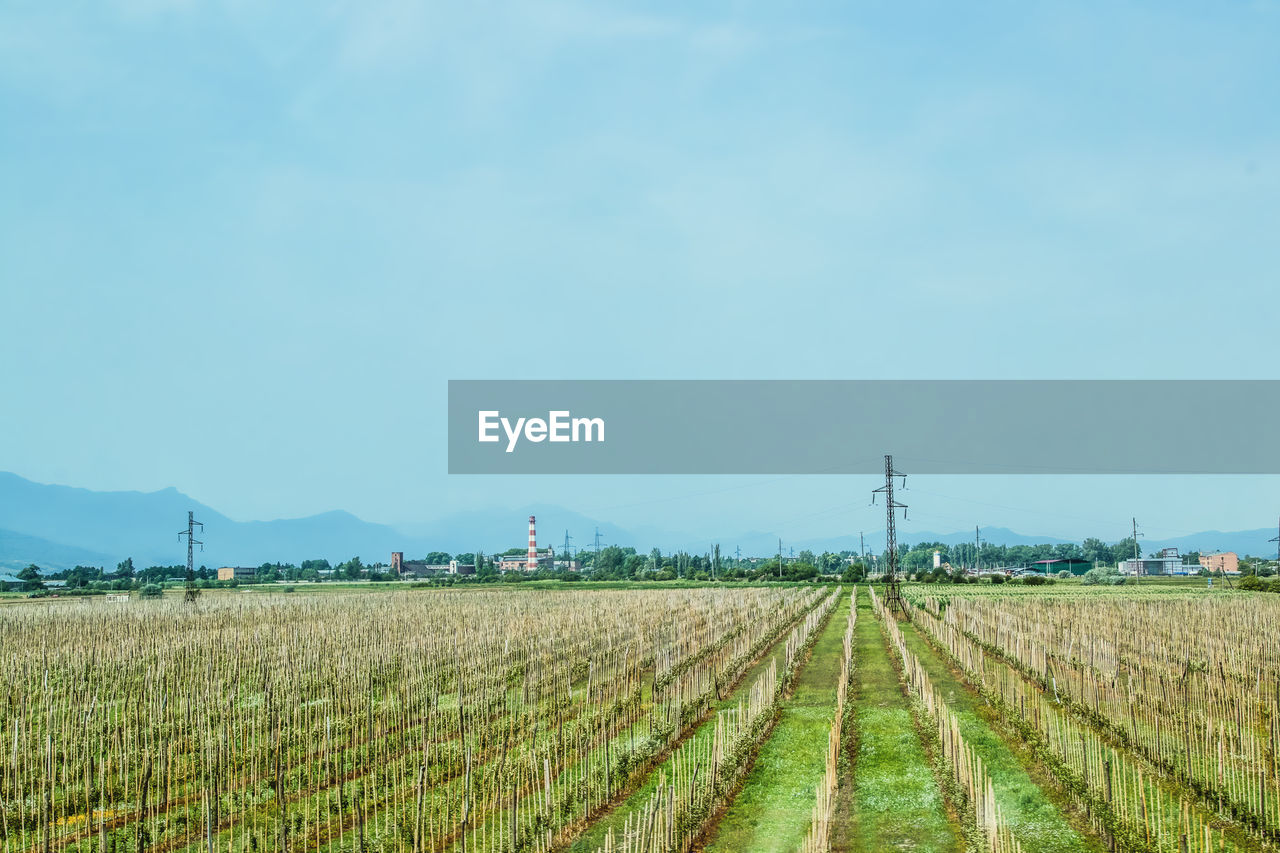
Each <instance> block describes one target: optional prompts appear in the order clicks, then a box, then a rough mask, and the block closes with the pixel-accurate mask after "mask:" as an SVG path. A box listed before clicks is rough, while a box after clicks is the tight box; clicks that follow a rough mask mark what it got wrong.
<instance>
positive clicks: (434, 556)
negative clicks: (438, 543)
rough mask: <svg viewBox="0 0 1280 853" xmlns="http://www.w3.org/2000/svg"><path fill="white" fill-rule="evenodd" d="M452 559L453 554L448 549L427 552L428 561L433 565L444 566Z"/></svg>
mask: <svg viewBox="0 0 1280 853" xmlns="http://www.w3.org/2000/svg"><path fill="white" fill-rule="evenodd" d="M452 559H453V556H452V555H451V554H449V553H448V552H447V551H432V552H431V553H429V554H427V562H428V563H430V564H431V565H433V566H443V565H444V564H445V563H447V562H449V561H450V560H452Z"/></svg>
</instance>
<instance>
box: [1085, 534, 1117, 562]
mask: <svg viewBox="0 0 1280 853" xmlns="http://www.w3.org/2000/svg"><path fill="white" fill-rule="evenodd" d="M1080 550H1081V553H1082V555H1083V556H1084V558H1085V559H1086V560H1088V561H1089V562H1091V563H1109V562H1111V546H1110V545H1108V544H1107V543H1105V542H1103V541H1102V540H1101V539H1097V538H1095V537H1093V536H1090V537H1089V538H1088V539H1086V540H1084V544H1083V545H1081V547H1080Z"/></svg>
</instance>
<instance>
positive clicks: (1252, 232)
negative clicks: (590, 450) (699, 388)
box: [0, 0, 1280, 540]
mask: <svg viewBox="0 0 1280 853" xmlns="http://www.w3.org/2000/svg"><path fill="white" fill-rule="evenodd" d="M1104 12H1105V14H1104ZM1278 33H1280V4H1277V3H1274V2H1257V3H1251V4H1247V5H1239V6H1233V7H1213V8H1206V7H1202V6H1197V5H1194V4H1187V3H1172V4H1162V5H1160V6H1159V7H1154V8H1145V9H1144V8H1138V7H1133V6H1130V7H1125V8H1115V7H1114V6H1111V5H1107V4H1084V5H1081V4H1069V3H1043V4H1001V5H996V6H991V7H983V8H971V7H956V6H952V5H948V4H937V3H906V4H880V5H872V6H868V7H864V8H861V9H849V8H845V7H842V6H838V5H836V6H827V5H823V4H804V5H800V6H789V7H787V8H786V9H785V10H784V9H781V8H775V7H770V6H765V5H761V6H752V5H746V6H742V5H739V4H712V5H709V6H705V7H699V8H697V9H692V8H687V7H685V6H682V5H679V4H666V5H660V6H653V5H643V6H640V5H629V6H615V7H611V8H601V7H599V6H598V5H597V4H588V3H575V2H567V3H565V2H530V3H520V4H514V5H512V6H510V7H506V8H504V9H503V10H502V11H501V13H499V14H495V13H494V10H493V9H490V8H488V7H444V6H441V7H432V6H429V5H422V4H417V3H409V2H403V1H402V0H373V2H366V3H345V2H340V3H336V4H331V5H329V6H326V7H325V8H324V9H316V8H315V7H314V6H312V5H309V4H301V3H292V4H280V5H273V6H271V7H269V8H267V7H258V6H254V5H247V4H242V3H232V2H210V3H191V2H181V0H116V2H107V3H97V4H95V3H82V4H79V5H75V6H74V8H73V9H71V10H68V8H67V7H64V6H58V7H53V6H48V5H41V4H34V5H33V4H10V5H8V6H5V7H4V8H0V112H2V113H3V114H4V115H6V116H9V117H12V120H11V121H9V122H6V132H5V133H4V134H0V186H3V187H4V189H5V191H4V192H3V193H0V258H3V261H2V262H0V263H2V268H0V281H2V282H3V283H2V284H0V289H2V293H3V309H4V310H3V312H2V314H3V317H4V319H5V320H6V321H7V322H5V323H4V324H3V333H2V334H0V362H2V363H4V364H6V365H11V366H17V369H8V370H3V371H0V400H3V401H4V402H3V404H0V470H6V471H13V472H16V473H17V474H19V475H21V476H23V477H26V478H29V479H32V480H35V481H38V482H46V483H64V484H68V485H73V486H78V487H84V488H90V489H96V490H117V489H125V490H140V491H154V490H158V489H163V488H166V487H170V486H172V487H176V488H178V489H180V490H181V491H183V492H185V493H187V494H191V495H192V496H197V497H198V499H199V500H201V501H203V502H205V503H207V504H209V505H211V506H215V507H217V508H218V509H219V510H220V511H222V512H225V513H227V514H228V515H229V516H230V517H231V518H233V519H238V520H249V519H269V518H295V517H302V516H307V515H311V514H315V513H320V512H325V511H328V510H333V509H344V510H347V511H350V512H352V513H354V514H355V515H356V516H358V517H360V518H364V519H371V520H377V521H380V522H384V523H389V524H398V525H404V524H411V523H414V522H416V521H421V520H423V519H432V518H439V517H442V516H445V515H447V514H448V513H450V512H456V511H465V510H490V509H494V508H502V507H515V506H521V505H524V504H527V503H549V504H555V505H560V506H564V507H566V508H571V509H573V510H575V511H577V512H581V513H582V514H584V515H589V516H592V517H601V516H604V517H609V518H613V519H615V520H617V521H618V523H620V524H626V525H629V526H631V527H643V526H655V527H656V526H668V527H679V528H680V529H687V530H689V531H690V533H691V535H692V534H693V533H697V535H699V536H705V537H714V536H721V535H723V536H729V535H735V534H737V533H738V532H740V531H743V530H775V529H780V530H783V531H789V532H788V533H785V534H784V535H787V536H789V537H794V538H795V539H797V540H800V539H805V538H817V537H819V536H822V535H831V534H832V533H833V532H836V531H840V532H848V531H854V532H856V531H857V530H858V529H859V528H865V529H875V528H878V527H879V526H880V525H881V524H882V520H881V521H877V519H878V518H882V517H881V516H880V512H881V510H880V508H879V507H871V506H870V505H869V503H870V502H869V494H870V490H871V489H872V488H875V486H876V485H878V483H877V482H876V481H875V478H870V477H868V478H858V477H837V476H831V477H666V476H664V477H616V476H611V477H601V476H596V477H567V476H562V477H545V476H539V477H463V476H452V477H451V476H448V475H447V474H446V462H445V432H444V430H445V418H444V410H445V392H446V382H447V380H449V379H451V378H564V377H573V378H579V377H580V378H604V379H614V378H618V379H622V378H676V379H681V378H761V379H768V378H796V377H803V378H930V379H934V378H1027V379H1037V378H1044V379H1049V378H1138V379H1141V378H1170V379H1192V378H1215V379H1225V378H1260V379H1269V378H1277V376H1276V365H1277V364H1280V358H1278V357H1277V352H1276V341H1275V335H1274V320H1275V317H1276V316H1277V315H1280V302H1278V300H1280V296H1278V295H1277V292H1276V290H1275V287H1274V281H1273V279H1274V270H1275V269H1277V268H1278V263H1277V262H1278V261H1280V241H1276V240H1275V239H1274V233H1273V232H1274V223H1275V222H1276V221H1280V209H1278V208H1280V113H1278V112H1277V111H1276V110H1275V109H1274V108H1273V101H1274V92H1273V89H1274V83H1273V81H1274V80H1276V79H1280V54H1277V52H1276V51H1275V50H1274V45H1275V41H1276V35H1277V34H1278ZM695 414H696V413H690V412H672V413H671V417H672V418H681V417H692V416H695ZM951 414H952V413H948V412H939V418H940V419H945V418H946V417H948V416H951ZM1057 414H1059V415H1060V416H1064V417H1081V418H1101V419H1107V420H1110V421H1113V422H1114V423H1115V425H1116V428H1117V429H1141V424H1142V422H1143V420H1144V419H1147V418H1151V417H1230V416H1232V413H1220V412H1212V413H1206V412H1202V411H1199V410H1198V409H1197V407H1196V401H1195V400H1170V401H1169V409H1168V411H1167V412H1070V413H1057ZM794 416H795V418H796V419H797V423H803V419H805V418H814V417H821V416H822V413H821V412H797V413H795V414H794ZM1009 416H1010V417H1015V418H1025V419H1026V422H1027V428H1028V429H1031V430H1034V429H1035V420H1036V418H1037V417H1043V416H1045V413H1039V412H1036V413H1022V412H1011V413H1009ZM892 450H893V449H892V448H867V452H868V454H870V455H877V454H880V453H884V452H892ZM905 470H907V472H908V474H910V473H911V471H910V468H909V467H906V468H905ZM1278 486H1280V478H1277V477H1274V476H1270V477H1264V476H1256V477H1246V476H1236V477H1216V476H1195V477H1185V476H1184V477H1130V476H1114V477H1080V476H1061V477H1039V476H1022V477H996V476H991V477H966V478H960V477H932V478H927V479H926V478H923V477H920V478H915V477H910V476H909V478H908V492H907V493H906V496H905V502H906V503H908V504H910V510H909V512H908V519H909V520H908V522H907V525H908V526H907V527H906V529H905V531H904V534H905V535H909V532H907V531H909V529H910V525H913V524H918V525H920V526H921V527H923V528H927V529H932V530H948V529H954V530H963V529H967V528H970V527H972V525H974V524H983V525H999V526H1005V527H1009V528H1012V529H1016V530H1032V531H1035V532H1037V533H1043V534H1045V535H1054V536H1060V537H1062V538H1067V539H1072V538H1079V537H1082V536H1090V535H1096V536H1111V537H1114V538H1115V539H1119V538H1122V537H1123V536H1125V535H1127V526H1128V524H1129V519H1130V518H1131V517H1132V516H1134V515H1137V516H1138V517H1139V523H1140V525H1141V526H1142V527H1143V530H1144V531H1145V532H1146V533H1147V535H1148V536H1152V537H1156V536H1160V537H1165V536H1174V535H1180V534H1186V533H1191V532H1195V531H1199V530H1205V529H1220V530H1236V529H1252V528H1260V527H1265V526H1269V525H1273V524H1274V523H1275V520H1276V516H1277V515H1278V514H1280V488H1278ZM3 526H4V525H3V519H0V527H3Z"/></svg>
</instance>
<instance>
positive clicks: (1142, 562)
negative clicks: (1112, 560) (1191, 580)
mask: <svg viewBox="0 0 1280 853" xmlns="http://www.w3.org/2000/svg"><path fill="white" fill-rule="evenodd" d="M1118 568H1119V569H1120V574H1122V575H1137V576H1140V575H1185V574H1188V573H1189V569H1188V568H1187V567H1186V566H1185V565H1184V564H1183V562H1182V557H1181V556H1180V555H1179V554H1178V549H1177V548H1165V549H1163V550H1161V551H1160V556H1158V557H1146V558H1139V559H1136V560H1123V561H1122V562H1121V563H1120V565H1119V566H1118Z"/></svg>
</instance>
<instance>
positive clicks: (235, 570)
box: [218, 566, 258, 581]
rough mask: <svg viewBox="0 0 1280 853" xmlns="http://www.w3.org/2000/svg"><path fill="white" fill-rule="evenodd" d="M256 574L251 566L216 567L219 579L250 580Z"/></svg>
mask: <svg viewBox="0 0 1280 853" xmlns="http://www.w3.org/2000/svg"><path fill="white" fill-rule="evenodd" d="M257 574H258V570H257V569H256V568H254V567H253V566H223V567H222V568H220V569H218V580H220V581H251V580H253V579H254V577H255V576H256V575H257Z"/></svg>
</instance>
